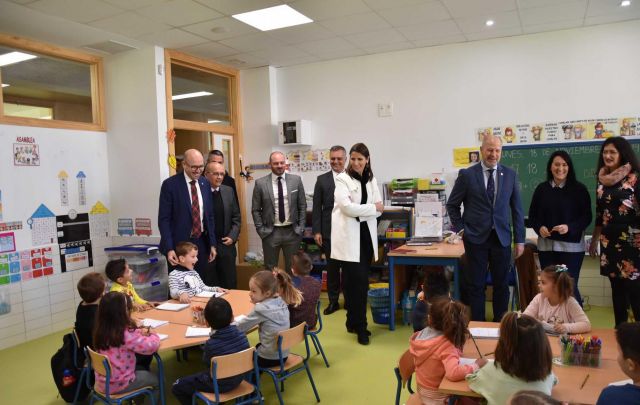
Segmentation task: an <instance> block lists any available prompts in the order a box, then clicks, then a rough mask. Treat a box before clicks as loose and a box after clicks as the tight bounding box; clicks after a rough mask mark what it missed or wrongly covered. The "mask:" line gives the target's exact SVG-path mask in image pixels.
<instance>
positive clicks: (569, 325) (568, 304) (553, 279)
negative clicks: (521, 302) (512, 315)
mask: <svg viewBox="0 0 640 405" xmlns="http://www.w3.org/2000/svg"><path fill="white" fill-rule="evenodd" d="M567 270H568V269H567V266H565V265H564V264H559V265H551V266H547V267H545V268H544V269H543V270H542V272H541V274H540V290H541V292H540V293H539V294H538V295H536V296H535V297H534V298H533V300H532V301H531V303H529V306H527V309H525V310H524V314H526V315H529V316H532V317H534V318H535V319H537V320H538V321H540V323H542V326H543V327H544V330H545V331H547V332H548V333H585V332H589V331H590V330H591V322H589V318H587V315H585V313H584V311H583V310H582V308H581V307H580V304H578V301H576V299H575V298H573V278H571V276H570V275H569V273H568V272H567Z"/></svg>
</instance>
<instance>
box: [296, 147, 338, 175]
mask: <svg viewBox="0 0 640 405" xmlns="http://www.w3.org/2000/svg"><path fill="white" fill-rule="evenodd" d="M286 160H287V165H288V170H289V171H290V172H318V171H322V172H324V171H328V170H329V169H331V165H330V164H329V162H330V159H329V149H314V150H292V151H289V152H287V154H286Z"/></svg>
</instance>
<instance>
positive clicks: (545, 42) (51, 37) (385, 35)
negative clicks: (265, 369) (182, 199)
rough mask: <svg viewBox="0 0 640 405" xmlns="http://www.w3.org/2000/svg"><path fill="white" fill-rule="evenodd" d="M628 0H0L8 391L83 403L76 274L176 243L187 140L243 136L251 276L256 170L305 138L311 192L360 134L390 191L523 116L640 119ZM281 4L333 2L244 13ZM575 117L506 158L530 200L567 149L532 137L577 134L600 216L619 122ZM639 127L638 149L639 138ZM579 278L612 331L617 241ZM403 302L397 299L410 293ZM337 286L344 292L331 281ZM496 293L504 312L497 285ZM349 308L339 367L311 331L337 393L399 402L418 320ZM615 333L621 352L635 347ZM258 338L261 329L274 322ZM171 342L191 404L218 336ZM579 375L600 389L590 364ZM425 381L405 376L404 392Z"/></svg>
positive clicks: (244, 278)
mask: <svg viewBox="0 0 640 405" xmlns="http://www.w3.org/2000/svg"><path fill="white" fill-rule="evenodd" d="M622 3H626V2H624V1H620V0H556V1H549V0H478V1H471V0H295V1H284V0H0V83H2V88H1V91H0V150H2V151H5V153H4V157H6V158H7V160H4V159H1V160H0V241H1V244H0V363H2V364H3V365H5V367H3V368H2V370H0V380H2V381H3V382H4V383H5V387H4V389H3V394H2V398H3V400H2V402H6V403H19V402H25V403H38V404H41V403H42V404H60V403H63V402H64V401H63V400H62V398H60V397H58V392H57V389H56V386H55V385H54V383H53V381H52V377H51V370H50V364H49V363H50V358H51V356H52V355H53V354H54V353H55V352H56V350H58V348H59V347H60V346H61V344H62V337H63V336H64V335H65V334H67V333H69V331H70V330H71V328H72V327H73V324H74V321H75V317H76V308H77V307H78V304H80V302H81V298H80V296H79V294H78V292H77V289H76V285H77V283H78V281H79V280H80V278H82V277H83V276H84V275H85V274H87V273H90V272H94V271H96V272H100V273H104V268H105V265H106V264H107V262H108V261H109V255H108V253H107V252H106V251H105V249H107V248H110V247H114V246H122V245H129V244H151V245H158V244H160V227H159V226H160V225H159V221H158V205H159V203H158V202H159V199H160V191H161V186H162V184H163V181H165V180H166V179H167V178H170V176H172V175H174V174H175V173H176V169H178V170H180V168H181V167H182V161H183V159H184V157H185V156H184V152H185V151H186V150H188V149H197V150H199V151H200V152H201V153H202V154H203V155H204V160H205V162H206V159H207V154H208V152H209V151H210V150H212V149H219V150H222V151H224V154H225V161H224V168H225V170H226V171H227V172H228V174H229V175H230V176H232V177H233V178H235V184H236V186H237V197H238V201H239V208H240V213H241V227H240V234H239V237H238V239H237V258H238V265H237V274H238V285H239V286H240V285H243V286H244V287H243V289H248V284H247V283H248V278H249V276H250V275H251V274H253V272H255V269H254V268H252V266H251V265H249V264H247V263H246V262H245V256H246V255H247V253H249V252H251V253H261V252H262V250H263V241H262V240H261V237H260V236H259V234H258V232H256V224H255V221H254V216H252V196H253V195H255V193H256V190H255V188H256V187H257V186H256V185H257V180H258V179H260V178H261V177H263V176H267V175H269V174H270V169H269V162H270V154H271V153H272V152H274V151H281V152H283V153H284V154H285V155H286V158H287V160H288V164H289V165H290V173H292V174H294V175H296V176H299V177H300V178H301V181H302V183H301V184H303V186H304V191H305V193H306V194H307V197H308V198H307V200H308V201H310V195H311V194H313V191H314V186H315V184H316V179H317V178H318V176H319V175H321V174H323V173H325V172H327V171H329V170H330V166H329V161H328V156H329V148H331V147H332V146H334V145H342V146H343V147H344V148H346V151H347V152H349V150H350V148H351V147H352V145H354V144H356V143H359V142H362V143H364V144H366V146H367V147H368V150H369V151H370V153H371V156H370V164H371V168H372V170H373V173H374V174H375V178H376V180H377V183H378V185H379V186H380V189H381V190H382V188H383V183H390V182H392V180H394V179H409V178H415V179H422V178H434V177H439V178H441V179H443V180H444V183H445V190H446V194H447V196H450V195H451V193H452V190H453V187H454V184H455V183H456V179H457V177H458V172H459V170H460V169H461V168H466V167H467V166H464V165H458V164H456V159H457V158H456V156H458V155H456V153H457V152H461V153H465V154H467V153H469V152H473V151H477V150H479V149H478V148H479V147H480V141H481V139H480V138H479V133H480V132H481V130H482V129H484V128H489V129H493V130H494V133H495V135H501V136H504V135H505V134H504V129H505V128H506V127H509V128H514V130H515V132H516V133H517V132H518V131H519V128H520V127H522V128H524V127H525V126H527V128H529V129H532V128H534V127H537V126H538V125H540V126H542V127H543V128H545V129H547V128H550V126H551V124H553V125H555V126H556V127H558V128H561V124H560V123H563V122H570V121H574V122H591V121H592V120H593V121H602V122H604V123H605V125H606V128H605V131H607V130H608V129H609V128H613V127H616V125H617V127H616V128H618V129H621V127H622V126H623V125H622V124H620V125H618V123H619V122H622V121H624V120H625V119H628V118H629V117H633V121H632V122H633V128H634V131H636V130H635V128H636V124H638V125H640V113H639V111H640V98H639V97H638V94H640V78H639V77H638V68H637V66H638V65H639V64H640V53H638V52H637V48H638V47H637V43H638V38H640V1H638V0H631V1H630V2H629V4H625V5H622ZM282 5H289V6H290V7H292V8H293V9H295V10H297V11H298V12H300V13H302V14H304V15H305V16H307V17H308V18H310V19H311V20H313V21H312V22H310V23H306V24H301V25H297V26H293V27H288V28H280V29H274V30H271V31H264V32H263V31H260V30H259V29H256V28H253V27H250V26H249V25H246V24H245V23H243V22H240V21H239V20H237V19H235V18H233V17H231V16H232V15H236V14H239V13H244V12H248V11H253V10H257V9H261V8H266V7H272V6H282ZM489 21H491V23H489ZM15 50H18V51H19V50H23V51H24V52H32V53H34V54H37V55H39V56H40V57H38V58H36V59H33V60H26V61H23V62H19V63H14V64H8V65H7V66H5V65H4V64H3V63H2V56H3V54H5V53H8V52H12V51H15ZM38 61H40V62H38ZM43 61H49V63H45V62H43ZM17 66H21V67H22V66H25V69H24V70H22V69H20V68H17ZM27 66H28V67H29V68H26V67H27ZM47 77H49V78H52V80H47ZM54 79H55V80H54ZM195 82H199V83H204V84H206V85H207V86H210V88H212V89H213V88H215V89H216V91H211V92H212V93H215V94H210V95H208V96H207V97H202V98H201V99H202V100H203V103H201V104H199V103H198V100H199V98H187V99H182V100H179V99H176V98H175V95H178V94H180V93H186V92H188V91H196V90H197V89H191V88H190V87H189V86H190V85H191V84H193V83H195ZM14 83H15V84H14ZM205 99H206V100H208V103H209V104H204V100H205ZM178 106H181V107H178ZM204 108H209V110H204ZM618 120H620V121H618ZM297 121H301V122H304V125H305V126H304V127H303V126H302V125H303V124H302V123H299V124H298V128H301V129H305V131H304V137H305V138H304V139H296V140H295V141H294V142H292V143H291V145H286V144H283V142H284V141H283V135H282V134H281V133H280V132H283V125H282V123H283V122H284V123H291V122H297ZM614 121H615V124H614ZM307 125H308V126H307ZM592 126H593V125H592ZM307 129H308V130H309V131H306V130H307ZM618 129H616V131H618ZM595 130H597V128H596V129H595ZM501 131H502V132H501ZM523 131H524V130H523ZM559 131H560V132H559V133H558V139H557V140H555V141H554V142H549V143H545V142H542V143H541V144H540V145H532V144H530V143H527V142H524V145H520V146H511V145H506V144H505V148H504V150H503V153H502V160H501V164H504V165H505V166H507V167H508V166H510V165H517V166H518V167H517V168H516V169H517V170H518V175H519V176H520V180H522V179H525V180H526V181H525V182H522V184H520V187H522V190H521V191H522V195H523V202H522V207H521V208H522V210H523V211H524V215H527V212H528V210H529V203H530V201H531V196H532V194H533V190H534V189H535V187H536V185H537V184H538V183H540V182H541V181H542V180H543V179H544V167H540V166H541V165H544V164H546V161H547V159H548V154H547V155H544V156H543V155H542V154H537V155H536V156H535V157H533V155H530V154H529V153H530V152H531V151H534V152H539V151H545V153H547V152H548V153H551V152H553V151H554V150H555V149H556V145H557V148H558V149H562V148H571V152H570V155H571V158H572V159H573V160H574V162H575V163H576V168H577V169H578V170H577V173H576V174H577V176H578V179H580V180H581V181H583V182H584V184H585V186H586V187H587V190H588V193H589V195H590V198H591V206H592V214H593V215H594V217H595V214H596V213H595V211H594V210H593V207H595V200H596V177H597V175H596V174H595V173H596V172H595V170H596V166H597V163H598V162H597V157H598V154H599V153H600V145H601V142H602V141H599V140H597V139H591V138H593V137H594V136H591V138H589V137H588V136H587V135H588V131H587V132H585V137H584V138H583V139H582V140H580V141H578V140H577V139H572V140H571V141H565V140H563V139H562V135H561V130H559ZM299 132H303V131H302V130H300V131H299ZM615 134H616V135H623V134H621V133H618V132H616V133H615ZM634 134H635V135H634V136H636V137H637V138H640V132H634ZM576 138H577V135H576ZM505 139H507V138H505ZM628 139H629V141H630V142H631V144H632V146H633V148H634V149H633V150H634V151H635V153H636V155H638V154H639V153H638V145H639V143H638V141H636V140H635V138H633V137H632V136H630V137H629V138H628ZM517 142H518V141H516V143H517ZM572 145H573V146H572ZM7 151H9V152H7ZM531 153H533V152H531ZM468 156H469V161H471V154H469V155H468ZM592 158H593V160H591V159H592ZM347 163H348V162H347ZM530 163H535V164H536V165H537V166H536V167H537V168H538V170H539V173H537V176H534V175H533V174H532V172H531V170H532V169H531V166H527V165H528V164H530ZM525 168H526V169H528V170H529V171H528V172H525ZM288 173H289V172H288ZM541 176H542V177H541ZM485 185H486V184H485ZM308 209H309V211H310V209H311V208H310V207H308ZM386 209H387V207H386V204H385V211H386ZM305 215H306V214H303V215H302V217H303V219H304V216H305ZM306 216H307V226H308V227H309V228H310V227H311V223H310V222H311V221H310V217H311V214H308V215H306ZM591 228H592V227H590V228H589V230H588V231H587V233H589V232H590V229H591ZM73 229H75V230H76V231H75V232H74V231H73ZM67 231H68V232H67ZM307 236H308V235H307ZM312 237H313V235H311V238H312ZM636 237H637V236H636ZM526 238H527V241H533V242H534V243H535V241H536V239H537V235H536V232H534V230H532V229H531V228H527V229H526ZM162 260H164V256H162ZM11 263H15V265H16V266H17V267H16V269H17V270H16V271H14V267H12V265H11ZM379 264H380V266H381V267H384V268H385V269H383V271H380V270H378V274H384V271H388V269H387V265H388V260H387V257H386V253H385V254H384V257H383V258H381V261H380V263H379ZM27 265H28V266H27ZM25 266H27V267H28V270H29V271H25ZM398 266H399V267H400V268H402V265H401V264H400V265H398ZM398 272H400V271H398ZM386 274H388V273H386ZM383 277H384V276H383ZM391 278H392V280H384V281H389V282H391V283H393V282H394V280H393V277H391ZM391 287H392V288H391V289H392V290H394V286H393V284H392V286H391ZM578 287H579V289H580V293H581V294H582V299H583V302H584V308H585V313H586V315H587V316H588V318H589V320H590V321H591V327H592V328H593V329H598V330H604V329H611V330H613V327H614V325H615V323H614V322H615V321H614V310H613V299H612V292H611V286H610V283H609V281H608V280H607V278H606V277H603V276H601V275H600V261H599V260H598V259H597V258H594V257H589V256H585V257H584V261H583V263H582V268H581V272H580V279H579V284H578ZM398 288H400V287H398ZM392 294H395V290H394V292H393V293H392ZM456 298H457V297H456ZM390 301H391V305H392V307H393V308H395V307H394V306H393V305H394V304H396V305H397V303H398V302H399V301H400V296H399V294H397V295H396V296H395V300H394V296H392V297H391V299H390ZM321 302H322V304H321V306H322V308H325V307H326V306H327V305H328V304H329V303H330V302H329V297H328V295H327V294H326V293H323V294H322V295H321ZM340 303H341V304H342V305H343V301H342V298H341V300H340ZM486 308H487V315H490V314H492V313H493V312H492V309H493V308H492V302H490V301H487V302H486ZM520 310H524V308H520ZM345 314H346V311H345V310H343V309H341V310H339V311H337V312H335V313H333V314H330V315H323V316H322V320H323V322H324V324H323V331H322V333H321V334H320V339H321V341H322V346H323V348H324V350H325V352H326V355H327V358H328V361H329V362H330V367H326V366H325V363H324V361H323V358H322V356H319V355H316V354H315V351H314V348H313V345H312V347H311V353H312V356H311V359H310V360H309V365H310V368H311V371H312V373H313V378H314V380H315V383H316V386H317V388H318V392H319V395H320V398H321V400H322V402H327V401H328V402H330V403H340V404H341V403H349V404H360V403H362V404H364V403H369V404H389V403H393V402H394V400H395V397H396V378H395V377H394V367H396V365H397V362H398V359H399V357H400V355H401V354H402V353H403V352H404V351H405V350H407V349H408V348H409V339H410V337H411V335H412V333H413V329H412V328H411V326H410V325H407V324H405V323H403V322H402V321H401V319H402V311H401V310H398V311H397V312H395V319H396V320H395V322H393V325H392V324H389V325H387V324H379V323H374V322H373V320H372V315H371V312H370V310H369V308H367V315H368V317H369V319H368V320H369V326H368V328H369V331H370V332H371V333H372V335H371V343H370V344H369V345H361V344H358V342H357V341H356V336H355V335H353V334H348V333H347V332H346V331H345V328H344V327H345V319H346V318H345ZM487 320H488V321H491V317H490V316H487ZM394 328H395V330H390V329H394ZM610 337H611V340H610V341H608V343H609V344H610V347H609V348H608V349H607V350H610V352H609V351H608V352H607V353H613V355H612V356H613V357H612V359H607V361H609V360H611V361H612V362H613V363H615V358H616V357H615V354H616V352H615V347H616V343H615V337H613V332H612V334H611V336H610ZM248 338H249V342H250V343H251V345H255V344H256V343H257V342H258V336H257V333H250V334H249V335H248ZM486 344H487V343H486V342H484V343H482V344H481V349H482V351H483V352H485V350H484V349H485V346H483V345H486ZM301 347H303V346H301ZM466 347H467V346H465V348H466ZM552 349H554V350H555V348H554V347H552ZM488 351H490V349H488V348H487V352H488ZM160 354H161V357H162V359H163V362H164V371H165V391H166V397H167V403H169V404H174V403H176V404H177V403H178V402H177V401H176V399H175V398H173V396H172V395H171V391H170V384H171V383H172V382H173V381H175V380H176V378H178V377H181V376H184V375H186V374H190V373H194V372H197V371H199V370H200V368H201V367H202V364H201V361H200V357H201V354H200V352H198V351H196V350H194V351H193V352H192V353H190V356H189V357H188V359H185V360H182V361H178V359H177V358H176V355H175V353H174V352H173V351H165V352H162V353H160ZM465 354H466V349H465ZM14 365H15V366H14ZM618 371H619V370H618ZM620 373H621V372H618V374H620ZM303 374H304V373H303ZM618 374H616V375H618ZM572 378H573V377H572ZM590 378H591V379H592V380H594V379H596V377H595V374H594V373H591V377H590ZM624 378H626V377H624V375H623V376H622V377H621V378H617V380H622V379H624ZM575 379H576V381H577V379H580V381H579V382H578V383H577V385H576V387H575V389H576V391H580V390H581V388H580V387H579V386H578V385H580V383H582V380H583V379H584V373H582V374H580V375H579V376H576V377H575ZM303 380H304V381H303ZM592 382H593V381H592ZM611 382H613V381H611ZM463 383H464V381H463ZM262 385H263V387H262V388H263V396H264V397H265V403H277V397H276V394H275V392H274V391H275V390H274V387H273V384H272V383H271V382H270V381H269V380H268V379H266V378H265V377H264V376H263V378H262ZM412 385H413V387H414V388H415V387H416V385H415V381H413V382H412ZM283 395H284V400H285V402H287V403H290V404H310V403H314V402H315V398H314V395H313V392H312V390H311V387H310V386H309V383H308V381H306V377H305V376H304V375H302V376H296V377H294V378H293V379H292V380H290V381H288V382H287V387H286V390H285V391H284V393H283ZM408 398H409V393H408V391H407V390H406V389H403V390H402V392H401V402H400V403H405V402H406V401H407V400H408ZM596 400H597V396H595V397H594V398H592V400H591V401H592V402H589V403H595V401H596Z"/></svg>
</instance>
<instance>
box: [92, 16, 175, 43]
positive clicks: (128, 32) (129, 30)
mask: <svg viewBox="0 0 640 405" xmlns="http://www.w3.org/2000/svg"><path fill="white" fill-rule="evenodd" d="M89 25H91V26H93V27H96V28H101V29H103V30H105V31H109V32H115V33H118V34H122V35H125V36H128V37H132V38H135V37H139V36H140V35H145V34H151V33H154V32H162V31H167V30H169V29H171V27H170V26H169V25H166V24H162V23H159V22H156V21H152V20H150V19H148V18H146V17H142V16H140V15H138V14H135V13H132V12H129V13H123V14H118V15H116V16H113V17H109V18H104V19H102V20H98V21H93V22H91V23H89Z"/></svg>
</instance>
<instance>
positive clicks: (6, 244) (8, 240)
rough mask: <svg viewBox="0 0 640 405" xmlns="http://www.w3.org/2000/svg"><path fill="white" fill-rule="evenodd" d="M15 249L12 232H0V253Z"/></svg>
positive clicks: (14, 239) (14, 238)
mask: <svg viewBox="0 0 640 405" xmlns="http://www.w3.org/2000/svg"><path fill="white" fill-rule="evenodd" d="M15 250H16V237H15V235H14V233H13V232H5V233H0V253H5V252H13V251H15Z"/></svg>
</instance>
